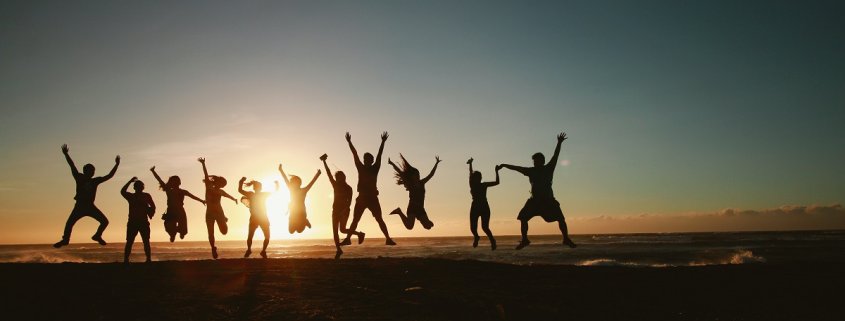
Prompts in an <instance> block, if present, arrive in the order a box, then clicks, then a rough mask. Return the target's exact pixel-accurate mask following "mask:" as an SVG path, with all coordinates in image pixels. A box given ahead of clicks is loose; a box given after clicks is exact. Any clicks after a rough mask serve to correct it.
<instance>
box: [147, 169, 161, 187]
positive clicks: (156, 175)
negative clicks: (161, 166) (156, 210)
mask: <svg viewBox="0 0 845 321" xmlns="http://www.w3.org/2000/svg"><path fill="white" fill-rule="evenodd" d="M150 171H151V172H153V176H155V178H156V180H157V181H158V185H159V186H161V188H162V189H163V188H164V181H163V180H161V177H159V176H158V173H156V167H155V166H153V167H150Z"/></svg>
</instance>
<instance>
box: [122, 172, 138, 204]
mask: <svg viewBox="0 0 845 321" xmlns="http://www.w3.org/2000/svg"><path fill="white" fill-rule="evenodd" d="M137 179H138V178H137V177H132V179H130V180H129V181H127V182H126V184H123V187H121V188H120V195H122V196H123V198H127V199H128V198H129V191H128V189H129V184H132V182H134V181H135V180H137Z"/></svg>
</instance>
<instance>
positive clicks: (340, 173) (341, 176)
mask: <svg viewBox="0 0 845 321" xmlns="http://www.w3.org/2000/svg"><path fill="white" fill-rule="evenodd" d="M334 178H335V179H336V180H337V181H338V182H340V183H346V174H344V173H343V171H337V172H335V173H334Z"/></svg>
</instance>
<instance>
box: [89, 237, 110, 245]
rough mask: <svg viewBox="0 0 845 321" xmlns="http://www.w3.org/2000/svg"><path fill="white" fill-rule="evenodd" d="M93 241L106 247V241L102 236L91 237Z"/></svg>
mask: <svg viewBox="0 0 845 321" xmlns="http://www.w3.org/2000/svg"><path fill="white" fill-rule="evenodd" d="M91 239H92V240H94V241H97V243H100V245H106V240H104V239H103V238H102V237H101V236H94V237H91Z"/></svg>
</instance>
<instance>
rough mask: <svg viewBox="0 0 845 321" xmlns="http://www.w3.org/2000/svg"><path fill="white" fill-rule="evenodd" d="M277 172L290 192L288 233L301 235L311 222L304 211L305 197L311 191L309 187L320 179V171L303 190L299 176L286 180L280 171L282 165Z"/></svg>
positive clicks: (285, 175) (286, 177) (283, 173)
mask: <svg viewBox="0 0 845 321" xmlns="http://www.w3.org/2000/svg"><path fill="white" fill-rule="evenodd" d="M279 172H280V173H282V178H284V179H285V184H287V186H288V191H290V202H289V203H288V206H289V209H290V216H289V219H288V232H290V234H293V232H297V233H302V231H304V230H305V228H306V227H311V222H309V221H308V214H307V213H306V211H305V196H306V195H307V194H308V191H309V190H311V186H314V182H316V181H317V177H320V170H319V169H318V170H317V174H314V178H312V179H311V182H310V183H308V185H307V186H305V187H304V188H303V187H302V179H301V178H299V176H296V175H291V176H290V179H288V175H287V174H285V171H284V169H282V164H279Z"/></svg>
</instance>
